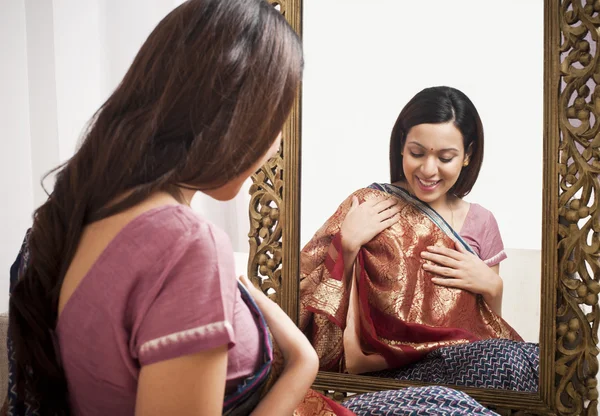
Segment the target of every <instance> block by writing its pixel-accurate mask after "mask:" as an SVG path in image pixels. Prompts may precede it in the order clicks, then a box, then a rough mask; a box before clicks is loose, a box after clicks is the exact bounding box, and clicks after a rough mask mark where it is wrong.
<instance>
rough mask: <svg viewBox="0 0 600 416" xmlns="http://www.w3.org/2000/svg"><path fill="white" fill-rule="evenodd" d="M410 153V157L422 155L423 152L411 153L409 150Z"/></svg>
mask: <svg viewBox="0 0 600 416" xmlns="http://www.w3.org/2000/svg"><path fill="white" fill-rule="evenodd" d="M410 155H411V156H412V157H423V154H422V153H413V152H410Z"/></svg>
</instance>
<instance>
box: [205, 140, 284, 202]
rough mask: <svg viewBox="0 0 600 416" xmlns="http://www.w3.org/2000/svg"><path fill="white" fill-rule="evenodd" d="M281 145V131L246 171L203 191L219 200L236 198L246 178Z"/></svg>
mask: <svg viewBox="0 0 600 416" xmlns="http://www.w3.org/2000/svg"><path fill="white" fill-rule="evenodd" d="M279 146H281V132H280V133H279V135H278V136H277V138H276V139H275V141H274V142H273V144H271V147H269V149H268V150H267V152H266V153H265V154H264V155H263V156H262V157H261V158H260V159H259V160H257V161H256V162H255V163H254V164H253V165H252V166H251V167H250V168H249V169H247V170H246V171H245V172H242V173H241V174H240V175H239V176H238V177H237V178H234V179H232V180H231V181H229V182H227V183H226V184H225V185H223V186H221V187H219V188H216V189H211V190H207V191H203V192H204V193H205V194H207V195H208V196H211V197H213V198H214V199H216V200H218V201H229V200H231V199H233V198H235V196H236V195H237V194H238V193H239V192H240V189H241V188H242V185H243V184H244V182H245V181H246V179H248V178H249V177H250V175H252V174H253V173H254V172H256V171H257V170H258V169H259V168H260V167H261V166H262V165H264V164H265V163H266V162H267V161H268V160H269V159H271V158H272V157H273V156H275V155H276V154H277V152H278V151H279Z"/></svg>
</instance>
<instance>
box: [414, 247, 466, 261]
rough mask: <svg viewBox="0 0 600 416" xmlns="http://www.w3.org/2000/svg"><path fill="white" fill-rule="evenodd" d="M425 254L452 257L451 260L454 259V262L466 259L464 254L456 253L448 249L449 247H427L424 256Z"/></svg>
mask: <svg viewBox="0 0 600 416" xmlns="http://www.w3.org/2000/svg"><path fill="white" fill-rule="evenodd" d="M425 253H433V254H439V255H442V256H446V257H450V258H451V259H454V260H462V259H464V255H463V253H461V252H459V251H456V250H454V249H452V248H448V247H440V246H429V247H427V251H424V252H423V254H425Z"/></svg>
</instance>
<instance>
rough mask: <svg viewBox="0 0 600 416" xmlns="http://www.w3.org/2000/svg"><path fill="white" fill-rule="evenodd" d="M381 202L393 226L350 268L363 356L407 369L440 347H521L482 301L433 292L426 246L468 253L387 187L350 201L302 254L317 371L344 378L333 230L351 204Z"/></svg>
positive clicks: (342, 303) (424, 211)
mask: <svg viewBox="0 0 600 416" xmlns="http://www.w3.org/2000/svg"><path fill="white" fill-rule="evenodd" d="M353 195H354V196H356V197H357V198H358V199H359V202H361V203H362V202H364V201H367V200H369V199H372V198H377V197H381V196H385V197H394V198H396V199H397V203H398V204H399V206H400V208H401V211H400V219H399V220H398V222H397V223H395V224H394V225H392V226H391V227H390V228H388V229H386V230H385V231H383V232H382V233H380V234H379V235H378V236H376V237H375V238H374V239H373V240H371V241H370V242H369V243H367V244H365V245H364V246H363V247H362V248H361V249H360V251H359V253H358V256H357V259H356V262H355V273H356V275H357V279H358V285H357V289H358V298H359V316H360V334H359V335H360V341H361V345H362V349H363V351H364V352H365V353H378V354H381V355H382V356H383V357H384V358H385V360H386V362H387V364H388V366H389V367H390V368H399V367H403V366H406V365H408V364H411V363H414V362H416V361H418V360H420V359H422V358H423V357H425V356H426V355H427V354H428V353H430V352H431V351H433V350H436V349H438V348H441V347H447V346H453V345H460V344H467V343H471V342H475V341H479V340H484V339H491V338H504V339H510V340H517V341H522V339H521V337H520V336H519V334H518V333H517V332H516V331H515V330H514V329H512V328H511V327H510V325H508V323H506V322H505V321H504V320H503V319H502V318H501V317H499V316H498V315H496V314H495V313H494V312H493V311H492V310H491V309H490V307H489V306H488V305H487V304H486V303H485V301H484V300H483V298H482V297H481V296H479V295H475V294H473V293H471V292H468V291H466V290H461V289H454V288H447V287H443V286H438V285H435V284H434V283H433V282H432V281H431V278H432V275H431V274H430V273H429V272H426V271H425V270H424V269H423V268H422V265H423V263H424V262H425V260H423V259H422V258H421V255H420V254H421V252H422V251H424V250H426V248H427V247H428V246H434V245H437V246H445V247H449V248H453V247H454V244H455V242H457V243H458V244H462V245H463V246H464V247H465V248H466V249H467V250H469V251H470V252H473V250H472V249H471V248H470V247H469V246H468V244H467V243H465V242H464V241H463V240H462V239H461V237H460V236H459V235H458V234H457V233H456V232H455V231H454V230H452V228H451V227H450V226H449V225H448V224H447V223H446V222H445V221H444V219H443V218H442V217H441V216H440V215H439V214H437V213H436V212H435V211H434V210H433V209H431V208H430V207H429V206H428V205H427V204H425V203H423V202H421V201H419V200H418V199H416V198H414V197H412V196H411V195H410V194H408V193H407V192H406V191H404V190H403V189H401V188H398V187H395V186H393V185H385V184H373V185H371V186H370V187H369V188H363V189H360V190H358V191H356V192H354V193H353V194H352V195H351V196H349V197H348V198H347V199H346V200H345V201H344V202H343V203H342V204H341V205H340V206H339V208H338V209H337V211H336V212H335V213H334V214H333V215H332V216H331V217H330V218H329V220H327V222H326V223H325V224H324V225H323V226H322V227H321V228H320V229H319V230H318V231H317V233H316V234H315V235H314V237H313V238H312V239H311V240H310V241H309V242H308V244H307V245H306V246H305V247H304V248H303V250H302V253H301V266H300V267H301V270H300V328H301V329H302V330H303V331H304V333H305V334H306V335H307V337H308V338H309V339H310V341H311V342H312V344H313V346H314V347H315V349H316V351H317V353H318V355H319V359H320V368H321V369H322V370H330V371H344V370H345V368H344V360H343V357H344V350H343V330H344V328H345V326H346V316H347V313H348V302H349V294H350V287H351V286H350V283H351V282H350V281H346V279H344V276H343V274H344V261H343V255H342V248H341V235H340V228H341V225H342V222H343V220H344V218H345V216H346V214H347V213H348V211H349V209H350V206H351V203H352V196H353Z"/></svg>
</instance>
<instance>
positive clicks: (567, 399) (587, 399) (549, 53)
mask: <svg viewBox="0 0 600 416" xmlns="http://www.w3.org/2000/svg"><path fill="white" fill-rule="evenodd" d="M271 3H273V4H274V5H276V6H277V7H278V8H279V10H280V11H281V12H282V13H283V14H284V15H285V17H286V18H287V19H288V21H289V22H290V24H291V25H292V27H294V29H296V31H298V33H301V32H302V1H301V0H277V1H271ZM517 12H518V11H515V13H517ZM599 29H600V3H599V2H598V1H596V2H594V1H590V0H576V1H575V0H544V149H543V152H544V153H543V154H544V189H543V206H544V213H543V245H542V301H541V322H540V324H541V326H540V328H541V329H540V383H539V391H538V393H522V392H513V391H506V390H494V389H476V388H464V387H460V386H452V387H454V388H457V389H460V390H463V391H465V392H466V393H468V394H470V395H471V396H472V397H474V398H475V399H477V400H478V401H480V402H481V403H483V404H485V405H487V406H489V407H490V408H492V409H494V410H495V411H497V412H498V413H500V414H507V415H509V414H560V415H582V414H586V415H595V414H597V407H598V389H597V383H596V374H597V372H598V360H597V355H598V348H597V345H598V325H599V323H600V309H599V307H598V294H599V293H600V284H599V283H598V276H600V273H599V271H600V261H599V257H600V209H599V200H598V198H599V197H600V195H599V192H600V180H599V176H598V175H599V174H600V127H599V126H600V87H598V86H597V84H600V64H599V62H600V58H599V57H598V53H600V51H599V50H598V49H597V46H598V37H599ZM300 97H301V94H299V98H298V99H297V101H296V103H295V105H294V108H293V110H292V113H291V116H290V118H289V121H288V122H287V124H286V126H285V128H284V132H283V145H282V149H281V150H280V152H279V155H278V156H277V157H276V158H274V159H273V160H271V161H270V162H269V163H268V164H267V165H266V166H265V167H264V168H263V169H261V170H260V171H259V172H257V173H256V174H255V175H254V176H253V181H254V184H253V185H252V187H251V190H250V193H251V195H252V198H251V204H250V219H251V229H250V233H249V238H250V259H249V263H248V276H250V278H251V279H252V280H253V281H254V283H255V284H257V285H259V286H260V287H261V288H262V289H263V290H264V291H265V292H266V293H268V294H269V296H270V297H271V298H272V299H273V300H275V301H276V302H278V303H279V305H281V307H282V308H283V309H284V310H285V311H286V312H287V314H288V315H289V316H290V317H291V318H292V319H293V320H294V321H296V322H297V321H298V314H299V310H298V307H299V306H298V305H299V302H298V289H299V282H298V276H299V254H300V169H301V129H300V117H301V114H300V110H301V99H300ZM410 385H419V383H414V382H399V381H396V380H386V379H380V378H374V377H366V376H358V375H349V374H336V373H325V372H320V373H319V375H318V377H317V379H316V381H315V383H314V388H316V389H318V390H321V391H325V392H327V393H328V394H332V395H333V396H334V397H335V398H337V399H343V397H345V396H346V394H347V393H361V392H367V391H377V390H387V389H397V388H402V387H406V386H410Z"/></svg>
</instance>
